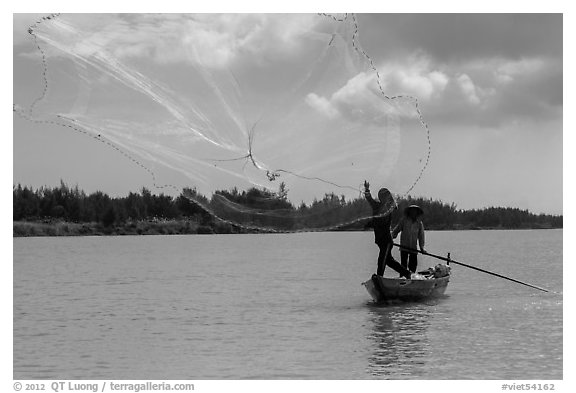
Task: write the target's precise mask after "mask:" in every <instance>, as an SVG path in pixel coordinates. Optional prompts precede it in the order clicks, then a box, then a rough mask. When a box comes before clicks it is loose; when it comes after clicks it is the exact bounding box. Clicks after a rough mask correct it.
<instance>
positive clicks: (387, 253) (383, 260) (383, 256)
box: [376, 243, 410, 278]
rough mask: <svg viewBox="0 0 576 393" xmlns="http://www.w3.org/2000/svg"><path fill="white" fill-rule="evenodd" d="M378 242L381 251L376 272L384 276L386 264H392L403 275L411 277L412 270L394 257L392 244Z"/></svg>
mask: <svg viewBox="0 0 576 393" xmlns="http://www.w3.org/2000/svg"><path fill="white" fill-rule="evenodd" d="M377 244H378V248H380V253H379V254H378V270H377V271H376V274H378V275H379V276H383V275H384V269H385V268H386V266H390V267H391V268H392V269H394V270H396V271H397V272H398V273H400V275H401V276H403V277H406V278H410V270H408V269H406V268H405V267H404V266H402V265H401V264H399V263H398V261H397V260H395V259H394V258H393V257H392V244H390V243H388V244H386V243H377Z"/></svg>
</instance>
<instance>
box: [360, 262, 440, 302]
mask: <svg viewBox="0 0 576 393" xmlns="http://www.w3.org/2000/svg"><path fill="white" fill-rule="evenodd" d="M449 281H450V267H449V266H446V265H436V267H435V268H430V269H428V270H427V271H424V272H419V273H418V274H416V275H413V279H406V278H385V277H381V276H377V275H376V274H374V275H372V278H370V280H368V281H366V282H364V283H362V285H364V286H365V287H366V290H367V291H368V293H369V294H370V296H372V299H374V301H375V302H378V303H380V302H388V301H394V300H400V301H419V300H425V299H428V298H434V297H438V296H441V295H443V294H444V292H445V291H446V288H447V286H448V282H449Z"/></svg>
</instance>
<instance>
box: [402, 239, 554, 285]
mask: <svg viewBox="0 0 576 393" xmlns="http://www.w3.org/2000/svg"><path fill="white" fill-rule="evenodd" d="M393 244H394V245H395V246H396V247H399V248H400V249H403V250H407V251H412V252H418V253H420V254H423V255H429V256H431V257H433V258H438V259H441V260H443V261H446V262H448V263H455V264H456V265H460V266H464V267H467V268H470V269H474V270H478V271H479V272H483V273H488V274H491V275H493V276H496V277H500V278H503V279H505V280H509V281H513V282H515V283H518V284H522V285H526V286H527V287H530V288H534V289H538V290H540V291H543V292H549V291H548V290H547V289H545V288H541V287H539V286H536V285H532V284H528V283H526V282H523V281H520V280H516V279H515V278H511V277H506V276H503V275H502V274H498V273H494V272H490V271H488V270H484V269H480V268H479V267H476V266H472V265H468V264H466V263H462V262H458V261H455V260H453V259H450V258H446V257H442V256H440V255H435V254H430V253H429V252H422V251H420V250H416V249H415V248H410V247H405V246H401V245H400V244H397V243H393Z"/></svg>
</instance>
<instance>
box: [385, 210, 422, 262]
mask: <svg viewBox="0 0 576 393" xmlns="http://www.w3.org/2000/svg"><path fill="white" fill-rule="evenodd" d="M423 214H424V210H422V208H421V207H420V206H418V205H410V206H408V207H407V208H406V209H404V217H402V218H401V219H400V221H399V222H398V225H396V227H395V228H394V230H393V231H392V237H393V238H394V239H396V236H398V234H399V233H400V232H402V235H400V263H401V264H402V266H403V267H404V268H408V270H410V271H411V272H412V273H415V272H416V268H417V266H418V252H417V251H416V246H417V243H419V245H420V251H421V252H422V253H423V254H425V253H426V251H425V250H424V224H423V223H422V220H421V219H420V217H422V215H423ZM403 247H405V248H403Z"/></svg>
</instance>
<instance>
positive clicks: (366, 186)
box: [364, 180, 370, 192]
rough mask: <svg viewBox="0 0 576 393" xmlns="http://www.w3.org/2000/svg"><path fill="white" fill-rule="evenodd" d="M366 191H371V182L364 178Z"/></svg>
mask: <svg viewBox="0 0 576 393" xmlns="http://www.w3.org/2000/svg"><path fill="white" fill-rule="evenodd" d="M364 192H370V183H368V182H367V181H366V180H364Z"/></svg>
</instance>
